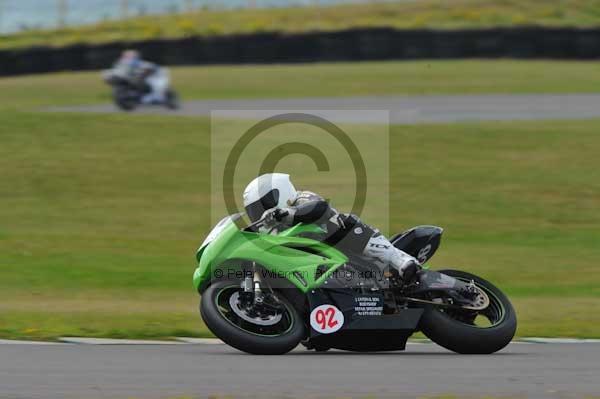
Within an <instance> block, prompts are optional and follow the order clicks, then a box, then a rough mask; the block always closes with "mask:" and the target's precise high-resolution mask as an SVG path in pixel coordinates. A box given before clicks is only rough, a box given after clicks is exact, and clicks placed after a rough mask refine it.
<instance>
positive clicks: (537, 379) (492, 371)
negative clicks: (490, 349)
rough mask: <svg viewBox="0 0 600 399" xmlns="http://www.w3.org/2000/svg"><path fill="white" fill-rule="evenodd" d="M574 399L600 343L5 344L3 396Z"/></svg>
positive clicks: (587, 392) (594, 380)
mask: <svg viewBox="0 0 600 399" xmlns="http://www.w3.org/2000/svg"><path fill="white" fill-rule="evenodd" d="M210 395H212V396H213V397H218V398H220V397H232V398H237V397H242V398H247V397H256V398H271V397H272V398H276V397H277V398H282V397H284V398H306V397H315V398H317V397H318V398H330V397H336V398H339V397H344V398H348V397H353V398H366V397H369V398H380V397H381V398H399V397H417V396H433V395H456V396H457V397H464V396H467V397H483V396H487V395H489V396H492V397H526V398H542V397H543V398H571V397H582V398H584V397H585V398H587V397H598V396H600V344H598V343H574V344H528V343H515V344H511V345H510V346H509V347H508V348H507V349H505V350H504V351H502V352H500V353H498V354H495V355H484V356H481V355H479V356H463V355H456V354H453V353H450V352H448V351H445V350H444V349H442V348H440V347H438V346H437V345H434V344H409V346H408V348H407V351H405V352H388V353H369V354H358V353H349V352H340V351H330V352H327V353H321V354H317V353H315V352H312V351H306V350H304V349H297V350H296V351H294V352H292V353H290V354H288V355H285V356H277V357H264V356H251V355H246V354H243V353H240V352H237V351H236V350H234V349H231V348H230V347H228V346H226V345H202V344H199V345H101V346H95V345H68V344H63V345H42V346H38V345H0V398H3V399H5V398H11V399H21V398H23V399H25V398H28V399H29V398H44V399H53V398H86V399H87V398H89V399H94V398H123V399H124V398H131V397H135V398H174V397H208V396H210Z"/></svg>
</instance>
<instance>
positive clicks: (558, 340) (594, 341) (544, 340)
mask: <svg viewBox="0 0 600 399" xmlns="http://www.w3.org/2000/svg"><path fill="white" fill-rule="evenodd" d="M521 340H522V341H525V342H533V343H536V344H598V343H600V339H579V338H538V337H531V338H522V339H521Z"/></svg>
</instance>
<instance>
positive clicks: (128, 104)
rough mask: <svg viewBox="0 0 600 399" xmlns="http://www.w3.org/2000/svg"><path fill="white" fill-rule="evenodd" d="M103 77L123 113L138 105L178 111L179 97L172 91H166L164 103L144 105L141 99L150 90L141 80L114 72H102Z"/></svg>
mask: <svg viewBox="0 0 600 399" xmlns="http://www.w3.org/2000/svg"><path fill="white" fill-rule="evenodd" d="M103 77H104V81H105V82H106V83H107V84H108V85H110V86H112V88H113V101H114V103H115V105H116V106H117V107H119V108H120V109H122V110H123V111H133V110H135V109H136V108H137V107H139V106H140V105H161V106H165V107H167V108H168V109H171V110H176V109H179V106H180V104H179V96H178V95H177V93H176V92H175V91H174V90H173V89H168V90H167V92H166V94H165V99H164V101H161V102H152V103H150V104H145V103H144V102H143V98H144V96H146V95H147V94H149V93H150V92H151V91H152V90H151V88H150V86H149V85H148V84H147V83H146V82H145V81H144V80H143V79H139V78H137V79H136V78H131V77H128V76H125V75H124V74H121V73H119V71H114V70H109V71H106V72H104V74H103Z"/></svg>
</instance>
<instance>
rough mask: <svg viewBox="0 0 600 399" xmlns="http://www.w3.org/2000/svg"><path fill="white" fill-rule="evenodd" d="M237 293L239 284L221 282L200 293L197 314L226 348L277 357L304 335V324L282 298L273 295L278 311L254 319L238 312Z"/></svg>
mask: <svg viewBox="0 0 600 399" xmlns="http://www.w3.org/2000/svg"><path fill="white" fill-rule="evenodd" d="M240 292H241V288H240V282H239V281H236V280H223V281H218V282H215V283H214V284H212V285H211V286H209V287H208V288H207V289H206V291H205V292H204V293H203V294H202V300H201V302H200V314H201V315H202V319H203V320H204V322H205V323H206V326H207V327H208V328H209V329H210V331H212V332H213V334H215V335H216V336H217V337H219V338H220V339H222V340H223V341H224V342H225V343H227V344H228V345H230V346H233V347H234V348H236V349H239V350H241V351H243V352H247V353H251V354H255V355H281V354H284V353H287V352H289V351H291V350H292V349H294V348H295V347H296V346H298V344H299V343H300V341H301V340H302V339H303V338H304V336H305V327H304V323H303V322H302V319H301V318H300V316H299V314H298V312H297V311H296V310H295V309H294V307H293V306H292V304H291V303H290V302H289V301H288V300H287V299H286V298H285V297H284V296H283V295H277V299H278V300H279V301H280V302H281V304H282V308H283V309H282V311H281V312H279V313H278V314H273V315H272V316H268V317H267V316H264V315H263V316H260V317H256V316H254V315H252V314H246V315H244V314H243V313H240V312H243V311H244V309H243V307H241V306H238V305H239V302H236V301H237V298H239V293H240ZM253 317H255V319H253Z"/></svg>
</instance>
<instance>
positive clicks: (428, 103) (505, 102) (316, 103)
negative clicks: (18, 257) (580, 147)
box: [50, 94, 600, 124]
mask: <svg viewBox="0 0 600 399" xmlns="http://www.w3.org/2000/svg"><path fill="white" fill-rule="evenodd" d="M279 109H280V110H288V111H290V110H389V111H390V122H391V123H396V124H402V123H404V124H414V123H447V122H459V121H481V120H541V119H586V118H597V117H598V116H600V95H597V94H567V95H453V96H394V97H385V96H378V97H344V98H303V99H265V100H255V99H250V100H204V101H184V105H183V108H182V109H181V110H179V111H176V112H173V111H169V110H167V109H165V108H162V107H142V108H140V109H138V110H137V111H136V113H161V114H177V115H185V116H208V115H210V113H211V111H213V110H279ZM50 110H51V111H66V112H93V113H111V112H118V110H117V109H116V108H115V107H114V106H113V105H109V104H106V105H91V106H73V107H56V108H51V109H50ZM327 115H328V118H329V119H330V120H332V121H333V122H348V123H353V122H355V123H361V122H364V123H369V122H374V123H379V122H381V118H380V114H379V115H377V114H374V115H371V116H370V115H368V114H365V113H358V114H355V115H353V114H352V113H342V114H340V115H339V117H337V118H336V117H335V115H334V116H333V117H332V116H331V114H329V113H328V114H327ZM228 116H230V117H250V118H252V119H253V118H254V117H253V115H252V112H239V111H231V112H229V113H228Z"/></svg>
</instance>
